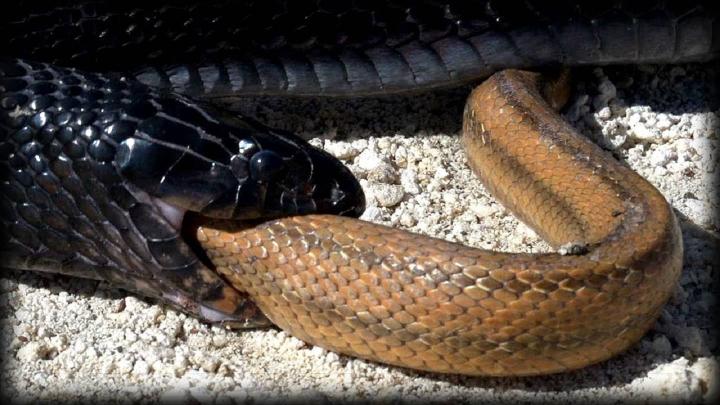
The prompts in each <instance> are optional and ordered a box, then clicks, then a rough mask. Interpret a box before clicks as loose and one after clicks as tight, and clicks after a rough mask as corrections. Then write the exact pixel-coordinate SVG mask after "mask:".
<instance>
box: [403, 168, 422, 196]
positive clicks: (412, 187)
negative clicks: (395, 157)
mask: <svg viewBox="0 0 720 405" xmlns="http://www.w3.org/2000/svg"><path fill="white" fill-rule="evenodd" d="M400 185H401V186H402V187H403V189H405V192H406V193H409V194H419V193H420V191H421V190H420V185H419V184H418V178H417V172H416V171H415V170H412V169H409V170H405V171H403V172H402V173H401V174H400Z"/></svg>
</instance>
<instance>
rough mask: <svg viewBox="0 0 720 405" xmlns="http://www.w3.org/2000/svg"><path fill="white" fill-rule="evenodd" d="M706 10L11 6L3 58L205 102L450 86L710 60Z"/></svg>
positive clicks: (580, 2) (386, 3) (611, 5)
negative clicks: (534, 72)
mask: <svg viewBox="0 0 720 405" xmlns="http://www.w3.org/2000/svg"><path fill="white" fill-rule="evenodd" d="M717 17H718V6H717V2H716V1H714V0H685V1H657V0H650V1H646V0H613V1H607V0H604V1H598V0H563V1H548V0H443V1H437V0H204V1H197V0H176V1H143V0H122V1H107V0H105V1H102V0H101V1H97V0H56V1H51V2H47V1H43V0H28V1H25V0H16V1H14V2H12V3H11V4H9V5H8V6H6V7H4V9H3V13H1V14H0V49H5V52H6V55H10V56H13V57H23V58H28V59H34V60H41V61H45V62H50V63H55V64H60V65H65V66H75V67H79V68H84V69H89V70H91V71H98V70H99V71H108V70H121V71H131V72H135V75H136V77H137V78H138V79H139V80H140V81H142V82H144V83H146V84H149V85H152V86H155V87H165V88H171V89H173V90H175V91H178V92H181V93H183V94H186V95H202V96H203V97H207V98H218V97H235V96H237V95H240V94H262V95H268V94H275V95H312V96H315V95H324V96H357V95H367V94H375V95H380V94H397V93H399V92H413V91H419V90H423V89H425V90H427V89H432V88H438V87H448V86H457V85H459V84H464V83H468V82H470V81H476V80H478V79H482V78H484V77H487V76H489V75H490V74H492V73H493V72H495V71H497V70H499V69H503V68H511V67H515V68H532V67H543V66H548V65H583V64H584V65H600V64H610V63H615V64H617V63H659V62H662V63H668V62H687V61H693V60H707V59H709V58H711V57H713V56H716V55H718V53H719V52H720V48H719V43H720V41H718V40H717V39H713V38H716V37H717V25H718V22H717Z"/></svg>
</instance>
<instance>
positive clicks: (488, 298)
mask: <svg viewBox="0 0 720 405" xmlns="http://www.w3.org/2000/svg"><path fill="white" fill-rule="evenodd" d="M543 80H544V79H543V78H542V77H541V76H540V75H538V74H535V73H528V72H521V71H504V72H500V73H498V74H496V75H494V76H493V77H491V78H490V79H488V80H487V81H486V82H485V83H483V84H482V85H480V86H479V87H478V88H476V89H475V90H474V91H473V93H472V95H471V96H470V97H469V99H468V101H467V105H466V109H465V116H464V124H463V141H464V144H465V147H466V150H467V154H468V160H469V162H470V166H471V167H472V169H473V170H474V171H475V173H476V174H477V175H478V176H479V178H480V179H481V181H482V182H483V183H484V184H485V186H486V187H487V188H488V189H490V191H491V192H492V193H493V194H494V195H495V196H496V197H497V198H498V200H500V201H501V202H502V203H503V204H504V205H505V206H506V207H508V208H509V209H510V210H511V211H512V212H513V213H515V215H517V216H518V217H519V218H521V219H522V220H523V221H524V222H525V223H527V224H528V225H530V226H531V227H532V228H533V229H535V230H536V231H537V232H538V234H540V235H541V236H543V237H544V238H545V240H547V241H548V242H550V243H551V244H552V245H553V246H554V247H556V248H561V249H560V251H563V250H570V251H571V252H572V254H565V255H562V254H560V253H550V254H514V253H513V254H511V253H503V252H494V251H488V250H482V249H476V248H471V247H467V246H463V245H460V244H456V243H450V242H446V241H443V240H439V239H435V238H430V237H426V236H421V235H417V234H412V233H409V232H406V231H402V230H397V229H392V228H388V227H385V226H381V225H376V224H372V223H368V222H363V221H360V220H357V219H351V218H344V217H335V216H323V215H312V216H305V217H291V218H285V219H280V220H275V221H269V222H265V223H263V224H261V225H259V226H256V227H252V228H247V229H224V228H223V226H225V225H223V224H220V223H217V224H210V225H208V226H206V227H201V228H199V230H198V232H197V234H198V238H199V240H200V241H201V243H202V245H203V247H204V248H205V250H206V251H207V254H208V256H209V257H210V259H211V260H212V262H213V263H214V264H215V265H216V266H217V269H218V270H219V271H220V272H221V273H222V274H223V275H224V276H225V277H226V278H227V279H228V280H230V281H231V282H232V284H233V286H234V287H235V288H237V289H239V290H242V291H246V292H247V293H248V294H249V295H250V296H251V298H252V299H253V300H254V301H255V303H257V305H258V306H259V307H260V309H261V310H262V311H263V312H264V313H265V314H266V315H267V317H268V318H269V319H270V320H272V321H273V322H274V323H275V324H276V325H278V326H279V327H280V328H282V329H284V330H285V331H287V332H288V333H290V334H292V335H293V336H296V337H298V338H300V339H302V340H304V341H306V342H309V343H311V344H314V345H318V346H321V347H323V348H326V349H328V350H332V351H336V352H340V353H345V354H348V355H351V356H357V357H361V358H365V359H370V360H375V361H379V362H383V363H388V364H393V365H398V366H404V367H410V368H414V369H420V370H428V371H434V372H443V373H458V374H469V375H493V376H509V375H536V374H546V373H554V372H561V371H567V370H572V369H577V368H580V367H584V366H587V365H589V364H592V363H596V362H599V361H602V360H605V359H608V358H609V357H611V356H613V355H615V354H617V353H619V352H621V351H623V350H625V349H627V348H628V347H629V346H630V345H632V344H633V343H635V342H636V341H637V340H639V339H640V337H641V336H642V335H643V334H644V333H645V332H646V331H647V330H648V328H649V327H650V326H651V325H652V324H653V323H654V321H655V320H656V318H657V317H658V315H659V313H660V310H661V308H662V306H663V304H664V303H665V301H666V300H667V298H668V297H669V295H670V294H671V291H672V289H673V287H674V285H675V282H676V281H677V279H678V277H679V275H680V271H681V268H682V254H683V246H682V239H681V235H680V230H679V227H678V223H677V220H676V218H675V216H674V214H673V212H672V209H671V208H670V206H669V205H668V203H667V202H666V200H665V199H664V198H663V196H662V195H661V194H660V193H659V192H658V190H657V189H655V188H654V187H653V186H652V185H650V184H649V183H648V182H647V181H646V180H644V179H643V178H642V177H640V176H639V175H638V174H636V173H635V172H633V171H632V170H630V169H629V168H627V167H626V166H624V165H623V164H621V163H619V162H618V161H616V160H615V159H613V158H612V157H611V156H609V154H608V153H606V152H604V151H602V150H601V149H600V148H599V147H598V146H596V145H595V144H593V143H591V142H590V141H588V140H587V139H585V138H584V137H582V136H580V135H578V134H577V133H576V132H575V130H574V129H572V128H571V127H570V126H569V125H568V124H567V123H566V122H564V121H563V120H562V119H561V118H560V117H559V116H558V115H557V114H556V113H555V112H554V110H553V109H552V108H551V107H550V106H549V105H548V104H547V103H545V101H544V100H543V97H542V94H546V93H548V92H549V91H548V89H552V87H551V86H549V85H546V84H544V82H543ZM541 93H542V94H541Z"/></svg>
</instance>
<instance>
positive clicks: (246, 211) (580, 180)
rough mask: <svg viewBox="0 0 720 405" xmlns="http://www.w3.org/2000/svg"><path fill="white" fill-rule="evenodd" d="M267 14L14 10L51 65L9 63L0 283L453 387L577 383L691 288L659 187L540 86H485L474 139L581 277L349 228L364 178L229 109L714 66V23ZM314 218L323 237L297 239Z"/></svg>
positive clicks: (645, 14)
mask: <svg viewBox="0 0 720 405" xmlns="http://www.w3.org/2000/svg"><path fill="white" fill-rule="evenodd" d="M271 3H272V4H270V3H268V4H265V3H254V2H243V3H233V2H226V1H217V2H208V3H202V4H199V5H192V6H190V5H188V4H186V5H179V6H178V5H154V4H142V3H137V4H135V3H133V2H130V3H128V4H125V3H124V2H123V3H122V4H121V3H119V2H95V1H88V2H79V3H78V2H72V3H70V2H68V3H67V4H64V3H62V2H61V3H59V4H54V3H53V5H52V6H50V7H48V8H46V9H38V6H37V5H36V4H35V2H31V3H22V2H21V3H20V4H19V5H18V6H17V8H16V9H13V10H10V11H9V12H8V13H6V14H5V15H4V16H3V18H4V19H6V21H4V23H3V24H2V29H1V30H2V31H1V32H0V33H1V34H2V35H0V38H2V41H4V43H3V45H4V47H3V49H8V50H9V52H10V53H9V55H6V56H13V57H20V58H29V59H33V60H42V61H44V63H36V62H30V61H28V60H25V59H10V60H7V61H3V63H2V65H0V90H1V94H0V106H1V107H2V111H1V113H0V183H1V184H0V186H2V195H1V196H0V220H1V221H0V223H1V224H2V239H1V242H2V244H1V248H0V249H2V251H1V252H0V255H1V256H0V257H2V261H1V262H0V265H1V266H2V267H8V268H16V269H27V270H41V271H53V272H62V273H65V274H70V275H75V276H79V277H89V278H95V279H103V280H108V281H109V282H111V283H113V284H115V285H118V286H121V287H123V288H126V289H128V290H131V291H135V292H138V293H140V294H143V295H147V296H151V297H155V298H157V299H160V300H162V301H164V302H167V303H169V304H171V305H174V306H175V307H177V308H179V309H181V310H183V311H185V312H187V313H190V314H192V315H194V316H197V317H200V318H201V319H203V320H205V321H208V322H222V323H225V324H233V325H236V326H263V325H268V324H269V323H270V321H271V322H272V323H275V324H276V325H278V326H279V327H281V328H283V329H286V330H288V331H289V332H290V333H291V334H293V335H295V336H297V337H299V338H301V339H303V340H306V341H308V342H311V343H313V344H317V345H320V346H323V347H326V348H328V349H330V350H336V351H339V352H342V353H347V354H350V355H354V356H360V357H364V358H368V359H372V360H376V361H381V362H386V363H390V364H395V365H401V366H406V367H412V368H419V369H423V370H430V371H438V372H451V373H464V374H473V375H533V374H544V373H552V372H559V371H566V370H571V369H575V368H579V367H583V366H585V365H588V364H592V363H595V362H598V361H601V360H603V359H606V358H608V357H610V356H612V355H614V354H616V353H618V352H620V351H622V350H624V349H625V348H627V347H628V346H629V345H631V344H632V343H633V342H635V341H636V340H637V339H639V338H640V336H642V334H643V333H644V332H645V330H647V328H648V327H649V326H650V325H651V324H652V322H653V321H654V320H655V319H656V317H657V315H658V313H659V310H660V308H661V306H662V304H663V303H664V302H665V300H666V299H667V296H668V294H669V292H670V290H671V289H672V286H673V284H674V282H675V280H676V279H677V277H678V275H679V272H680V268H681V265H682V241H681V238H680V233H679V230H678V225H677V221H676V219H675V218H674V216H673V213H672V210H671V209H670V207H669V206H668V204H667V202H666V201H665V200H664V198H663V197H662V196H661V195H660V194H659V192H658V191H657V190H656V189H655V188H653V187H652V186H651V185H650V184H648V183H647V182H646V181H645V180H643V179H642V178H640V177H639V176H638V175H637V174H635V173H633V172H632V171H631V170H629V169H628V168H626V167H625V166H623V165H622V164H620V163H618V162H616V161H615V160H613V159H612V158H611V157H608V156H606V154H605V153H604V152H602V151H601V150H600V149H599V148H598V147H597V146H595V145H593V144H591V143H590V142H588V141H587V140H584V139H583V138H582V137H580V136H578V135H577V134H576V133H575V132H574V131H573V130H572V129H571V128H569V127H568V125H567V124H565V123H564V122H562V120H561V119H560V118H558V117H557V116H556V114H555V113H554V111H553V110H552V109H551V108H550V107H548V106H547V105H546V104H545V102H544V101H543V96H547V95H549V94H550V93H553V91H551V90H552V89H553V87H552V86H550V84H549V82H544V79H542V77H541V76H539V75H537V74H534V73H527V72H521V71H514V70H509V71H505V72H502V73H499V74H496V75H494V76H493V77H492V78H490V79H488V80H487V81H486V82H485V83H484V84H482V85H481V86H480V87H479V88H478V89H477V90H475V91H474V92H473V94H472V96H471V97H470V98H469V100H468V104H467V107H466V111H465V118H464V128H463V134H464V135H463V139H464V143H465V146H466V149H467V151H468V157H469V161H470V164H471V166H472V168H473V169H474V171H475V172H476V173H477V174H478V176H479V177H480V179H481V180H482V181H483V183H484V184H485V185H486V186H487V187H488V188H489V189H490V190H491V191H492V192H493V193H494V194H495V195H496V196H497V197H498V199H499V200H500V201H502V202H503V203H504V204H505V205H506V206H507V207H508V208H510V209H511V210H512V211H513V212H514V213H515V214H516V215H518V216H519V217H520V218H521V219H522V220H523V221H525V222H526V223H527V224H529V225H531V226H532V227H533V228H534V229H535V230H536V231H538V233H539V234H540V235H542V236H543V237H544V238H545V239H546V240H548V241H549V242H551V243H552V244H553V245H555V246H556V247H560V248H562V249H561V250H567V251H568V252H569V254H565V255H560V254H543V255H525V254H506V253H498V252H490V251H484V250H480V249H472V248H469V247H465V246H461V245H457V244H452V243H448V242H444V241H440V240H436V239H432V238H426V237H422V236H418V235H413V234H409V233H406V232H403V231H399V230H393V229H389V228H385V227H382V226H379V225H374V224H368V223H364V222H361V221H358V220H355V219H351V218H345V217H341V216H337V214H342V215H351V216H354V215H357V214H358V213H359V211H360V209H361V208H362V206H363V205H364V201H363V198H362V194H361V193H360V192H359V186H358V184H357V181H356V180H354V179H353V178H352V176H351V175H350V174H349V172H348V171H347V169H345V168H344V167H343V166H342V165H341V164H340V163H339V162H336V161H335V160H334V159H332V158H331V157H329V156H328V155H326V154H324V153H322V152H319V151H316V150H314V149H313V148H311V147H309V146H308V145H307V144H305V143H304V142H302V141H301V140H299V139H297V138H296V137H294V136H292V135H290V134H285V133H283V132H281V131H275V130H272V129H269V128H266V127H264V126H262V125H260V124H258V123H256V122H254V121H252V120H250V119H246V118H242V117H235V116H230V115H229V114H228V113H227V112H226V111H224V110H223V109H222V108H220V107H217V105H218V102H222V101H225V100H228V99H233V98H234V97H236V96H237V95H243V94H288V95H331V96H342V95H367V94H395V93H398V92H407V91H420V90H423V89H432V88H437V87H444V86H450V85H457V84H459V83H466V82H468V81H472V80H477V79H479V78H483V77H486V76H488V75H489V74H491V73H492V72H494V71H497V70H499V69H504V68H512V67H534V66H546V65H548V64H551V65H552V64H563V65H578V64H597V63H627V62H632V63H636V62H681V61H695V60H707V59H710V58H713V57H715V56H717V54H718V42H719V41H718V40H717V29H716V28H715V27H716V24H717V22H716V20H717V12H716V10H715V9H713V8H709V7H708V6H707V5H705V4H704V3H703V2H688V3H687V4H682V5H676V4H672V5H670V4H665V3H659V4H653V5H650V6H648V7H637V6H634V5H632V4H629V3H622V2H621V3H618V4H613V5H607V6H605V5H598V4H594V3H592V2H582V1H581V2H577V3H573V5H572V7H568V8H567V9H556V8H552V7H549V6H544V5H542V4H541V2H533V1H524V2H520V3H519V4H517V5H513V4H510V3H512V2H510V3H507V4H506V2H497V3H496V2H493V1H488V2H483V3H482V5H475V6H468V5H467V3H464V2H447V3H442V4H438V3H435V2H419V3H417V4H413V5H408V4H405V3H404V2H402V1H391V2H382V3H383V4H370V3H368V4H365V3H364V2H337V4H335V3H336V2H329V3H328V2H322V1H318V2H314V1H298V2H290V1H287V2H285V1H278V2H271ZM385 3H387V4H385ZM237 16H242V17H243V18H242V19H241V21H234V19H236V17H237ZM260 17H263V18H260ZM268 21H270V22H271V23H269V22H268ZM350 22H352V23H350ZM333 24H334V25H333ZM268 26H272V29H268V28H267V27H268ZM218 27H219V31H218V29H217V28H218ZM253 34H254V35H253ZM199 43H208V44H215V45H213V46H209V47H207V48H200V47H198V46H197V45H196V44H199ZM669 45H670V46H669ZM137 55H142V56H144V57H145V59H144V60H143V61H142V62H143V63H145V64H144V65H142V63H141V62H139V61H138V56H137ZM186 58H187V59H186ZM60 66H73V68H66V67H60ZM83 69H90V70H102V71H104V73H87V71H85V70H83ZM113 71H123V72H126V73H113ZM206 176H209V177H206ZM206 179H210V180H206ZM312 213H317V214H325V215H308V216H292V215H296V214H312ZM327 214H335V215H327ZM283 216H290V217H287V218H281V219H274V218H277V217H283ZM247 219H253V220H254V221H253V222H252V226H251V223H250V222H239V220H247ZM268 220H269V221H268ZM198 224H200V226H199V227H198ZM195 230H197V232H196V233H195V234H194V233H193V232H195ZM248 297H249V298H248Z"/></svg>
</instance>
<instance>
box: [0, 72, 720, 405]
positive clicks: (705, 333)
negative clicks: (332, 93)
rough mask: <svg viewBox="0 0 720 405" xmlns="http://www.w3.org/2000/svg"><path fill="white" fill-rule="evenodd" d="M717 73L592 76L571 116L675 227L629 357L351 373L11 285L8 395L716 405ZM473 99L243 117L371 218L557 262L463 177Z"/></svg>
mask: <svg viewBox="0 0 720 405" xmlns="http://www.w3.org/2000/svg"><path fill="white" fill-rule="evenodd" d="M717 71H718V64H717V63H714V64H699V65H683V66H674V67H673V66H664V67H659V66H640V67H607V68H604V69H599V68H598V69H593V68H586V69H581V70H579V71H578V72H577V74H576V77H577V79H578V82H577V84H576V91H575V96H574V98H573V100H572V102H571V105H570V107H569V108H568V109H567V112H566V114H565V115H566V118H568V120H570V121H571V122H572V123H573V124H574V125H575V126H576V127H577V128H578V129H580V130H581V131H582V133H583V134H585V135H586V136H589V137H591V138H592V139H593V140H595V141H596V142H598V143H600V144H602V145H603V146H604V147H605V148H606V149H608V150H611V151H612V153H613V154H614V155H615V156H616V157H618V158H619V159H621V160H623V161H625V162H627V163H628V164H629V165H630V166H631V167H633V168H634V169H635V170H637V171H638V172H639V173H640V174H641V175H642V176H644V177H646V178H647V179H649V180H650V181H651V182H652V183H653V184H654V185H656V186H657V187H658V188H659V189H660V190H661V192H662V193H663V194H664V195H665V196H666V198H667V199H668V201H669V202H670V203H671V204H672V206H673V207H674V209H675V211H676V213H677V215H678V217H679V218H680V221H681V225H682V230H683V237H684V243H685V267H684V271H683V274H682V278H681V280H680V282H679V284H678V286H677V287H676V290H675V293H674V295H673V297H672V299H671V300H670V302H669V303H668V305H667V306H666V308H665V309H664V311H663V314H662V316H661V318H660V320H659V321H658V322H657V323H656V325H655V326H654V327H653V329H652V330H651V331H650V332H649V333H648V334H647V335H646V336H645V337H644V338H643V339H642V341H641V342H640V343H639V344H637V345H636V346H635V347H633V348H632V349H630V350H629V351H628V352H627V353H625V354H623V355H621V356H619V357H617V358H614V359H612V360H610V361H607V362H605V363H602V364H599V365H595V366H591V367H588V368H586V369H583V370H580V371H577V372H572V373H566V374H560V375H552V376H547V377H538V378H522V379H521V378H469V377H462V376H452V375H437V374H429V373H420V372H414V371H412V370H407V369H401V368H396V367H390V366H385V365H381V364H376V363H371V362H366V361H362V360H357V359H352V358H349V357H346V356H339V355H337V354H335V353H330V352H327V351H325V350H323V349H321V348H318V347H312V346H309V345H307V344H305V343H303V342H302V341H300V340H298V339H295V338H293V337H292V336H289V335H287V334H286V333H284V332H282V331H279V330H277V329H269V330H256V331H226V330H223V329H221V328H217V327H209V326H207V325H204V324H201V323H200V322H198V321H197V320H195V319H191V318H188V317H186V316H185V315H183V314H180V313H177V312H175V311H173V310H170V309H168V308H166V307H163V306H159V305H155V304H153V303H151V302H148V301H146V300H144V299H142V298H138V297H136V296H132V295H128V294H127V293H125V292H123V291H120V290H117V289H114V288H112V287H111V286H109V285H107V284H105V283H100V282H94V281H85V280H80V279H71V278H67V277H62V276H41V275H37V274H33V273H28V272H25V273H22V272H4V273H3V276H2V277H3V278H2V279H0V305H1V306H2V309H3V311H2V312H3V314H5V315H4V316H3V318H2V323H1V324H2V335H1V339H2V357H3V361H2V364H1V371H2V381H1V382H0V383H1V384H2V387H3V391H4V395H5V396H8V397H10V398H11V399H13V400H16V401H28V402H30V401H32V402H35V401H38V400H42V401H54V400H58V399H65V400H67V399H82V400H97V399H103V400H112V401H114V402H131V401H138V400H142V401H152V402H155V401H158V400H160V401H177V400H184V401H192V400H196V401H200V402H216V403H235V402H237V403H239V402H245V401H252V402H255V403H257V402H265V401H266V400H275V401H278V402H286V401H287V400H298V401H299V400H311V401H317V402H336V401H341V400H343V401H344V400H383V401H394V402H411V403H412V402H420V401H422V402H425V401H431V402H441V401H449V400H452V401H457V402H459V403H468V402H477V401H492V402H495V401H512V402H536V401H553V402H572V403H575V402H578V401H583V402H585V401H588V402H603V403H604V402H615V401H620V400H622V401H633V402H646V401H652V402H655V401H658V400H661V401H668V402H669V401H672V402H675V401H682V402H690V403H696V402H700V401H706V402H709V401H710V400H711V398H716V397H717V396H718V389H719V388H718V378H717V375H718V374H719V373H718V371H719V370H718V357H717V356H718V342H717V338H716V336H717V334H716V331H715V330H713V328H712V325H713V319H712V314H713V312H716V310H717V309H716V302H717V295H716V292H715V291H716V288H713V286H714V287H717V284H718V276H717V272H718V261H717V253H716V252H717V251H718V248H720V243H718V241H719V239H718V230H719V229H720V221H719V220H718V216H717V215H716V213H717V211H718V200H717V197H716V196H715V195H714V193H713V192H714V191H715V192H716V191H717V174H718V170H717V169H718V168H717V160H718V159H717V153H718V144H719V141H718V137H719V133H718V127H719V126H720V124H719V117H718V115H719V113H720V110H719V109H718V108H719V105H718V104H719V103H718V94H717V92H716V91H717V89H718V80H717V77H715V76H714V75H715V72H717ZM467 94H468V88H462V89H456V90H451V91H441V92H436V93H432V94H424V95H421V96H418V95H415V96H406V97H391V98H381V99H369V100H290V101H287V100H280V99H274V98H260V99H254V100H249V101H248V102H247V103H243V105H242V108H243V109H244V110H245V111H246V112H247V113H248V114H251V115H254V116H256V117H257V118H259V119H260V120H261V121H264V122H266V123H268V124H270V125H274V126H279V127H283V128H286V129H290V130H293V131H296V132H299V133H301V134H302V135H303V136H306V137H312V136H317V134H322V136H320V137H318V138H315V139H313V140H312V142H313V143H314V144H315V145H318V146H321V147H323V148H325V149H326V150H328V151H330V152H331V153H333V154H335V155H336V156H338V157H339V158H340V159H342V160H343V161H344V162H345V163H347V164H348V165H349V166H350V167H351V168H352V170H353V171H354V172H355V173H356V175H357V176H358V177H359V178H361V179H362V183H363V186H364V188H365V190H366V192H367V194H368V200H369V202H370V204H369V206H368V209H367V211H366V213H365V214H364V216H363V218H364V219H366V220H369V221H374V222H378V223H383V224H388V225H392V226H396V227H401V228H405V229H409V230H411V231H414V232H419V233H424V234H428V235H433V236H437V237H441V238H444V239H448V240H452V241H458V242H461V243H465V244H469V245H472V246H478V247H482V248H491V249H498V250H504V251H514V252H521V251H522V252H538V251H547V250H549V247H548V246H547V245H546V244H545V243H543V242H542V241H540V240H539V238H538V237H537V236H536V235H535V233H534V232H533V231H532V230H530V229H529V228H528V227H526V226H525V225H523V224H521V223H519V222H518V221H517V220H516V219H515V218H513V217H512V215H510V214H509V213H508V212H507V211H506V210H505V209H504V208H503V207H502V206H501V205H499V204H498V203H497V202H495V201H494V200H493V198H492V197H490V196H489V195H488V193H487V192H486V191H485V190H484V189H483V187H482V186H480V185H479V183H478V182H477V181H476V180H475V179H474V178H473V175H472V173H471V172H470V171H469V169H468V168H467V167H466V164H465V158H464V155H463V153H462V151H461V148H460V145H459V141H458V140H459V138H458V132H459V129H460V117H461V111H462V107H463V102H464V99H465V97H466V95H467Z"/></svg>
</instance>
